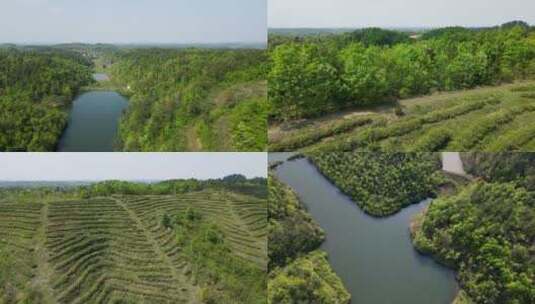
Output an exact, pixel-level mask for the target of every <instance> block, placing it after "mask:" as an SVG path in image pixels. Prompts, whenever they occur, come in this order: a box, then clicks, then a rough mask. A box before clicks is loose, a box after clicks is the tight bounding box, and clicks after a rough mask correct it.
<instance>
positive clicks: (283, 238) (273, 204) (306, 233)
mask: <svg viewBox="0 0 535 304" xmlns="http://www.w3.org/2000/svg"><path fill="white" fill-rule="evenodd" d="M268 202H269V209H268V210H269V212H268V223H269V224H268V225H269V226H268V227H269V237H268V239H269V250H268V253H269V254H268V256H269V264H268V265H269V267H268V270H269V274H268V276H269V277H268V296H267V299H268V303H270V304H271V303H273V304H275V303H288V304H290V303H326V304H339V303H342V304H348V303H349V302H350V298H351V296H350V294H349V293H348V292H347V290H346V289H345V287H344V286H343V284H342V281H341V280H340V278H339V277H338V276H337V275H336V274H335V273H334V271H333V270H332V269H331V266H330V265H329V263H328V261H327V257H326V254H325V253H324V252H322V251H319V250H317V248H318V247H319V246H320V245H321V243H322V242H323V240H324V239H325V235H324V232H323V230H322V229H321V228H320V227H319V225H318V224H317V223H316V222H314V221H313V220H312V218H311V217H310V215H309V214H308V213H307V212H306V211H305V209H304V207H303V206H302V205H301V203H300V202H299V200H298V198H297V196H296V194H295V193H294V192H293V190H291V189H290V188H289V187H288V186H286V185H284V184H282V183H281V182H280V181H278V180H277V179H276V177H275V176H273V175H271V174H270V176H269V201H268Z"/></svg>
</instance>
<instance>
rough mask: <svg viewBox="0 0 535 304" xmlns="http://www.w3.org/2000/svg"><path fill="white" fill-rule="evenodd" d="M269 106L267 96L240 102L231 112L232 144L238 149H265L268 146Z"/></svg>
mask: <svg viewBox="0 0 535 304" xmlns="http://www.w3.org/2000/svg"><path fill="white" fill-rule="evenodd" d="M267 115H268V108H267V102H266V100H265V98H261V99H256V100H251V101H244V102H241V103H239V104H238V105H237V106H236V107H235V108H234V109H233V110H232V113H231V117H230V120H231V123H232V146H233V147H234V148H235V149H236V150H238V151H263V150H265V148H266V146H267V129H268V126H267Z"/></svg>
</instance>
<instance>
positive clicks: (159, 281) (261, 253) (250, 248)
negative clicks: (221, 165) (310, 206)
mask: <svg viewBox="0 0 535 304" xmlns="http://www.w3.org/2000/svg"><path fill="white" fill-rule="evenodd" d="M54 199H56V197H51V198H48V199H46V200H42V201H41V200H36V202H26V203H20V202H18V201H13V200H11V199H9V198H8V199H3V200H0V254H1V255H3V256H5V257H7V256H9V258H10V263H9V265H11V266H13V265H15V266H16V269H17V271H16V272H13V271H11V268H8V267H7V266H5V265H4V264H3V263H0V287H3V289H0V302H2V300H6V299H7V298H8V297H11V298H12V299H13V301H7V302H6V303H25V302H23V301H29V302H27V303H34V304H38V303H43V304H49V303H101V302H105V303H203V302H204V301H203V300H202V298H203V297H205V296H206V295H205V294H206V290H207V289H210V288H215V287H214V285H213V282H212V281H210V280H207V279H203V280H201V279H199V278H197V277H196V276H194V275H193V271H194V269H195V264H194V263H193V262H192V260H191V259H189V258H188V257H189V256H191V254H192V253H191V252H190V254H189V255H188V254H187V252H188V250H187V248H184V247H183V246H184V244H181V243H180V242H179V240H178V238H177V235H176V232H175V231H173V230H172V229H168V228H167V227H164V226H163V225H162V220H161V219H162V216H163V215H164V214H177V213H180V212H182V211H184V210H186V209H188V208H195V210H198V212H199V213H200V214H202V216H203V219H205V221H206V222H207V223H209V224H210V227H211V228H210V229H212V227H214V228H213V229H217V231H220V232H221V238H222V240H224V244H225V247H224V248H227V249H228V250H227V251H226V252H227V253H226V254H227V259H225V260H224V261H219V262H220V263H218V267H220V269H226V268H232V269H235V268H236V267H238V266H240V267H243V268H245V269H249V272H253V271H256V272H257V273H264V272H265V269H266V268H267V243H266V239H267V238H266V236H267V222H266V214H267V205H266V202H265V201H263V200H259V199H256V198H253V197H250V196H246V195H242V194H235V193H232V192H225V191H217V192H216V191H201V192H192V193H187V194H181V195H179V196H173V195H143V196H141V195H140V196H134V195H132V196H110V197H96V198H90V199H72V198H71V197H65V198H63V199H59V198H57V199H58V200H54ZM202 227H204V226H201V228H202ZM195 233H197V234H198V231H197V230H192V234H195ZM196 248H200V249H202V248H205V247H202V246H201V247H196ZM193 253H196V252H195V251H193ZM199 254H206V253H199ZM226 261H229V263H230V262H232V265H234V266H232V265H231V264H225V262H226ZM199 267H201V270H202V267H207V266H206V265H205V264H202V265H200V266H197V268H199ZM233 278H234V285H239V286H241V288H243V289H247V288H248V286H253V285H252V284H253V283H254V282H251V281H250V280H248V279H247V276H245V275H244V276H243V278H244V279H243V281H240V277H239V276H234V277H233ZM248 284H251V285H248ZM251 290H253V289H252V288H251ZM218 291H219V292H220V295H222V296H226V295H227V292H230V291H227V290H225V289H223V290H219V289H218ZM36 295H37V296H36ZM32 299H33V300H32ZM35 299H39V300H35ZM47 299H48V300H47ZM117 301H120V302H117ZM246 302H247V301H246V300H244V302H240V301H239V300H237V302H236V303H246Z"/></svg>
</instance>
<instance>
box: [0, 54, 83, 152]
mask: <svg viewBox="0 0 535 304" xmlns="http://www.w3.org/2000/svg"><path fill="white" fill-rule="evenodd" d="M0 66H1V67H2V69H1V70H0V151H6V150H7V151H9V150H16V151H21V150H22V151H52V150H53V149H54V148H55V146H56V144H57V141H58V139H59V137H60V135H61V133H62V131H63V129H64V128H65V125H66V124H67V118H68V115H67V114H66V108H67V106H68V105H69V104H70V101H71V99H72V98H73V97H74V96H75V95H76V93H77V92H78V90H79V89H80V88H81V87H82V86H84V85H87V84H90V83H91V82H92V81H93V80H92V77H91V69H90V64H89V63H88V62H87V61H85V60H84V59H83V58H82V57H81V56H78V55H75V54H74V53H69V52H65V51H60V50H55V51H39V52H38V51H25V50H21V51H19V50H16V49H8V50H0Z"/></svg>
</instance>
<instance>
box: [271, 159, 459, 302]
mask: <svg viewBox="0 0 535 304" xmlns="http://www.w3.org/2000/svg"><path fill="white" fill-rule="evenodd" d="M281 158H284V157H280V156H279V157H278V156H276V155H273V156H271V155H270V160H271V161H273V160H275V159H277V160H280V159H281ZM275 172H276V175H277V176H278V178H279V179H280V180H281V181H283V182H285V183H286V184H288V185H289V186H290V187H292V188H293V189H294V191H295V192H296V193H297V194H298V196H299V198H300V200H301V201H302V202H303V203H304V204H305V206H306V207H307V209H308V210H309V212H310V214H311V215H312V217H313V218H314V219H315V220H316V221H317V222H318V223H319V224H320V226H321V227H322V228H323V229H324V230H325V232H326V233H327V238H326V241H325V242H324V243H323V245H322V247H321V249H323V250H324V251H326V252H327V253H328V255H329V261H330V263H331V265H332V267H333V269H334V270H335V272H336V273H337V274H338V275H339V276H340V278H341V279H342V281H343V282H344V285H345V286H346V288H347V289H348V291H349V292H350V293H351V296H352V303H358V304H368V303H369V304H389V303H392V304H394V303H395V304H429V303H433V304H450V303H451V302H452V300H453V299H454V297H455V295H456V293H457V290H458V287H457V283H456V281H455V274H454V272H453V271H451V270H450V269H447V268H445V267H443V266H441V265H439V264H437V263H436V262H435V261H433V259H432V258H430V257H427V256H423V255H421V254H419V253H418V252H417V251H416V250H415V249H414V247H413V246H412V243H411V239H410V235H409V224H410V221H411V218H412V217H413V216H414V215H415V214H417V213H418V212H420V211H421V210H422V209H423V208H425V207H426V206H427V205H428V204H429V203H431V200H426V201H424V202H421V203H419V204H414V205H411V206H409V207H406V208H404V209H403V210H402V211H401V212H399V213H397V214H395V215H393V216H390V217H386V218H374V217H371V216H369V215H367V214H365V213H364V212H362V211H361V210H360V209H359V208H358V206H357V205H356V204H355V203H354V202H352V201H351V200H350V199H349V198H348V197H347V196H345V195H344V194H342V193H341V192H340V190H338V189H337V188H336V187H335V186H333V185H332V184H331V183H330V182H329V181H328V180H327V179H325V178H324V177H323V176H322V175H321V174H320V173H319V172H318V170H317V169H316V168H315V167H314V166H313V165H311V164H310V163H309V162H308V160H306V159H298V160H294V161H287V162H285V163H284V164H282V165H280V166H279V167H277V169H276V171H275Z"/></svg>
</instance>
